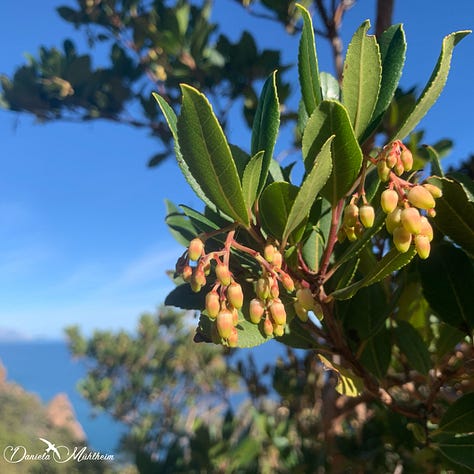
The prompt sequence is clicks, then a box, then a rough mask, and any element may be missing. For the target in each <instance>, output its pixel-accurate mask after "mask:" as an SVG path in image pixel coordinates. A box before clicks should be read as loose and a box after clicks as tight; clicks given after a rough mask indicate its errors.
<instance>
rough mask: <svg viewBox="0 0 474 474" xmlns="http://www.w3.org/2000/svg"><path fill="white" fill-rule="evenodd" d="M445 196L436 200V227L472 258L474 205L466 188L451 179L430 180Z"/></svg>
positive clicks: (473, 247)
mask: <svg viewBox="0 0 474 474" xmlns="http://www.w3.org/2000/svg"><path fill="white" fill-rule="evenodd" d="M428 182H429V183H431V184H434V185H436V186H438V187H439V188H440V189H441V190H442V191H443V196H442V197H440V198H438V199H436V216H435V217H434V219H433V220H434V223H435V224H436V227H437V228H438V229H439V230H440V231H441V232H442V233H443V234H444V235H446V236H448V237H449V238H450V239H452V240H453V241H454V242H456V243H457V244H458V245H460V246H461V247H462V248H463V249H464V250H466V252H468V253H469V254H470V255H471V256H474V203H472V202H471V201H470V200H469V194H468V193H466V188H465V187H464V186H463V185H462V184H461V183H458V182H457V181H455V180H453V179H449V178H436V177H434V178H430V179H428Z"/></svg>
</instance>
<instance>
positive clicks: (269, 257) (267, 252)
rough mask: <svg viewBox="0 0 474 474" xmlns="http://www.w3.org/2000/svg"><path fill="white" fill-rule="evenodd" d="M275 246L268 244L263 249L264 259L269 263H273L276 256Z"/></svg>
mask: <svg viewBox="0 0 474 474" xmlns="http://www.w3.org/2000/svg"><path fill="white" fill-rule="evenodd" d="M275 250H276V248H275V246H274V245H272V244H267V245H265V248H264V249H263V258H264V259H265V260H266V261H267V262H268V263H272V262H273V257H274V255H275Z"/></svg>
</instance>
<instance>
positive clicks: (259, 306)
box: [249, 298, 265, 324]
mask: <svg viewBox="0 0 474 474" xmlns="http://www.w3.org/2000/svg"><path fill="white" fill-rule="evenodd" d="M264 313H265V305H264V304H263V302H262V300H259V299H258V298H254V299H253V300H250V306H249V316H250V321H252V323H254V324H258V323H259V322H260V321H261V319H262V317H263V315H264Z"/></svg>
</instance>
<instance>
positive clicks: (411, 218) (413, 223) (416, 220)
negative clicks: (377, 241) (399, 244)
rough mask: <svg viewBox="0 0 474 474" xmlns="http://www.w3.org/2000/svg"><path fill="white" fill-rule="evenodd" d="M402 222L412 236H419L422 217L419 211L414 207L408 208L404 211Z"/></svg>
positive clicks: (401, 215)
mask: <svg viewBox="0 0 474 474" xmlns="http://www.w3.org/2000/svg"><path fill="white" fill-rule="evenodd" d="M400 220H401V222H402V225H403V227H405V229H406V230H407V231H408V232H410V233H411V234H415V235H417V234H419V233H420V231H421V216H420V212H419V211H418V209H416V208H414V207H407V208H406V209H403V210H402V213H401V214H400Z"/></svg>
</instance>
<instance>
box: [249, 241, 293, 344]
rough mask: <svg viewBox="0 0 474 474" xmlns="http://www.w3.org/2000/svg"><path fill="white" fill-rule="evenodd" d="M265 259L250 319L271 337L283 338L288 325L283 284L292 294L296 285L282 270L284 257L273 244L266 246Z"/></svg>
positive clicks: (250, 305)
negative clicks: (282, 289)
mask: <svg viewBox="0 0 474 474" xmlns="http://www.w3.org/2000/svg"><path fill="white" fill-rule="evenodd" d="M263 257H264V259H265V263H266V264H270V265H269V266H268V265H262V275H261V276H260V278H258V280H257V281H256V282H255V295H256V298H253V299H252V300H251V301H250V304H249V318H250V321H251V322H252V323H254V324H260V325H261V329H262V331H263V333H264V334H265V335H266V336H267V337H270V336H272V335H275V336H277V337H279V336H283V334H284V333H285V325H286V309H285V305H284V304H283V303H282V301H281V299H280V298H279V296H280V287H279V285H278V282H280V283H281V285H282V286H283V288H284V289H285V290H286V291H288V292H289V293H292V292H293V291H294V290H295V283H294V281H293V279H292V278H291V276H290V275H288V273H286V272H285V271H283V270H282V269H281V266H282V261H283V257H282V255H281V253H280V251H279V250H278V249H277V248H276V247H275V246H274V245H273V244H271V243H268V244H267V245H265V248H264V250H263Z"/></svg>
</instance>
